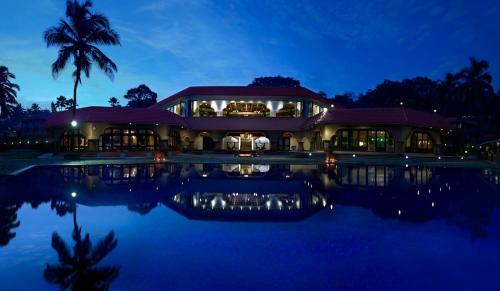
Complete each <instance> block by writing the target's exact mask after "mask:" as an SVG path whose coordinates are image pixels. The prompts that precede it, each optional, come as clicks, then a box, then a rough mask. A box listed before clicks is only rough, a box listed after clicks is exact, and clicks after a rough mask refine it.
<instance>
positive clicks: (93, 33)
mask: <svg viewBox="0 0 500 291" xmlns="http://www.w3.org/2000/svg"><path fill="white" fill-rule="evenodd" d="M91 7H92V2H91V1H89V0H86V1H85V2H84V3H83V4H80V2H79V1H77V0H67V1H66V18H67V20H65V19H61V20H60V21H59V24H58V25H57V26H53V27H51V28H49V29H47V31H45V34H44V39H45V42H46V43H47V47H51V46H56V47H59V55H58V57H57V60H56V61H55V62H54V63H53V64H52V75H53V76H54V78H57V76H58V75H59V73H60V72H61V71H62V70H63V69H64V68H65V67H66V64H67V62H68V61H69V60H72V61H73V64H74V66H75V71H74V72H73V79H74V82H75V84H74V87H73V117H74V116H75V114H76V91H77V88H78V84H81V82H82V80H81V75H82V72H83V73H84V74H85V76H86V77H87V78H88V77H89V76H90V69H91V67H92V63H95V64H97V66H98V67H99V69H101V70H102V71H103V72H104V73H105V74H106V75H107V76H108V77H109V78H110V79H113V78H114V73H115V72H116V71H117V67H116V65H115V63H114V62H113V61H112V60H111V59H110V58H108V57H107V56H106V55H105V54H104V53H103V52H102V51H101V50H100V49H98V48H97V46H96V45H119V44H120V37H119V35H118V33H117V32H116V31H114V30H113V29H111V27H110V23H109V20H108V18H107V17H106V16H104V15H102V14H99V13H93V12H92V11H91V10H90V8H91Z"/></svg>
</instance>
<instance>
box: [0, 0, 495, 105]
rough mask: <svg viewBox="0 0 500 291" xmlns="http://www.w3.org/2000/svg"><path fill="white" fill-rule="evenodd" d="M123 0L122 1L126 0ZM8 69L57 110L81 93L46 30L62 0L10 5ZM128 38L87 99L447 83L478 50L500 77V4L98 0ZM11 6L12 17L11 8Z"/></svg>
mask: <svg viewBox="0 0 500 291" xmlns="http://www.w3.org/2000/svg"><path fill="white" fill-rule="evenodd" d="M118 3H119V4H118ZM1 7H2V11H4V13H2V17H1V18H0V64H3V65H6V66H7V67H9V68H10V70H11V71H12V72H13V73H15V74H16V75H17V80H16V82H17V83H18V84H19V85H20V86H21V92H20V93H19V97H18V99H19V101H20V102H22V103H23V104H24V105H27V104H28V103H31V102H39V103H40V104H42V105H43V106H48V104H49V103H50V101H52V100H54V99H55V98H56V97H57V96H59V95H65V96H67V97H71V96H72V84H71V82H72V81H71V72H72V68H71V67H68V69H67V70H66V72H65V73H63V74H62V75H61V76H60V77H59V79H57V80H54V79H53V78H52V76H51V72H50V65H51V63H52V62H53V61H54V60H55V58H56V55H57V50H56V48H46V46H45V44H44V42H43V39H42V34H43V32H44V30H45V29H46V28H48V27H49V26H51V25H55V24H56V23H57V21H58V19H59V18H61V17H62V16H64V9H65V1H63V0H22V1H7V0H2V5H1ZM94 10H95V11H97V12H101V13H104V14H106V15H107V16H108V17H109V19H110V21H111V25H112V26H113V27H114V28H115V29H116V30H117V31H118V32H119V33H120V35H121V38H122V46H121V47H103V48H102V50H103V51H104V52H105V53H106V54H107V55H108V56H109V57H110V58H111V59H113V60H114V61H115V62H116V63H117V65H118V73H117V75H116V79H115V81H114V82H112V81H110V80H109V79H107V78H106V77H105V76H104V74H102V73H101V72H99V71H98V70H95V69H94V70H93V72H92V75H91V78H90V79H84V80H83V86H81V87H80V90H79V101H78V103H79V105H80V106H88V105H107V100H108V99H109V98H110V97H112V96H116V97H118V98H119V99H120V100H121V101H122V104H123V103H125V102H124V101H123V97H122V96H123V95H124V93H125V92H126V90H127V89H129V88H131V87H135V86H137V85H139V84H141V83H145V84H147V85H148V86H150V87H151V88H152V89H153V90H154V91H156V92H158V94H159V98H160V99H162V98H164V97H166V96H168V95H170V94H172V93H174V92H176V91H178V90H181V89H183V88H185V87H188V86H194V85H246V84H248V83H249V82H251V81H252V79H253V78H254V77H256V76H264V75H278V74H280V75H284V76H291V77H294V78H296V79H299V80H300V81H301V82H302V84H303V86H305V87H308V88H310V89H312V90H323V91H325V92H327V93H328V94H329V95H334V94H337V93H343V92H347V91H351V92H355V93H361V92H364V91H366V90H367V89H370V88H373V87H374V86H375V85H377V84H378V83H380V82H382V81H383V80H384V79H393V80H399V79H403V78H408V77H414V76H419V75H423V76H429V77H431V78H433V79H439V78H442V77H443V75H444V74H445V73H446V72H449V71H457V70H458V69H460V68H462V67H464V66H465V65H467V63H468V58H469V57H470V56H476V57H477V58H481V59H486V60H488V61H489V62H490V66H491V72H492V74H493V77H494V78H495V77H496V78H495V79H494V85H495V88H496V89H498V88H499V87H500V86H499V82H498V80H499V79H500V30H499V27H500V17H499V15H500V2H499V1H427V0H409V1H401V0H392V1H369V0H366V1H292V0H262V1H245V0H241V1H226V0H213V1H211V0H199V1H195V0H156V1H155V0H150V1H145V0H144V1H140V0H120V1H116V0H95V1H94ZM5 11H7V13H6V12H5Z"/></svg>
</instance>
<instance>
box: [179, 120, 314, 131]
mask: <svg viewBox="0 0 500 291" xmlns="http://www.w3.org/2000/svg"><path fill="white" fill-rule="evenodd" d="M185 120H186V122H187V124H188V127H189V128H190V129H192V130H199V131H210V130H223V131H297V130H300V129H301V128H302V125H303V124H304V122H305V121H306V118H293V117H276V118H270V117H190V118H185Z"/></svg>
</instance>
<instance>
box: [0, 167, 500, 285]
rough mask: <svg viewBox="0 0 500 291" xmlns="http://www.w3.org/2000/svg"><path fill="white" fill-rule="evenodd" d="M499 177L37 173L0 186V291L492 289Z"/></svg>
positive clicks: (255, 170) (382, 170)
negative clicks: (19, 290)
mask: <svg viewBox="0 0 500 291" xmlns="http://www.w3.org/2000/svg"><path fill="white" fill-rule="evenodd" d="M499 177H500V172H498V171H495V170H492V169H456V168H428V167H405V166H402V167H393V166H391V167H388V166H364V165H363V166H361V165H360V166H356V165H334V166H316V165H244V164H243V165H242V164H222V165H211V164H191V165H181V164H142V165H99V166H62V167H36V168H33V169H31V170H29V171H27V172H24V173H23V174H21V175H18V176H16V177H10V178H2V180H0V193H1V194H0V290H4V289H22V290H58V289H60V288H73V289H76V290H92V289H99V288H103V289H105V288H110V289H111V290H207V289H217V290H249V289H264V290H269V289H277V288H280V289H283V290H338V289H347V290H498V286H499V284H500V215H499V214H500V212H499V207H500V185H499ZM87 235H88V236H87Z"/></svg>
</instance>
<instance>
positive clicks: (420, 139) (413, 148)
mask: <svg viewBox="0 0 500 291" xmlns="http://www.w3.org/2000/svg"><path fill="white" fill-rule="evenodd" d="M435 145H436V143H435V142H434V138H433V137H432V135H431V134H430V133H428V132H425V131H414V132H413V133H412V134H411V135H410V136H408V138H406V144H405V150H406V152H409V153H434V147H435Z"/></svg>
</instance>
